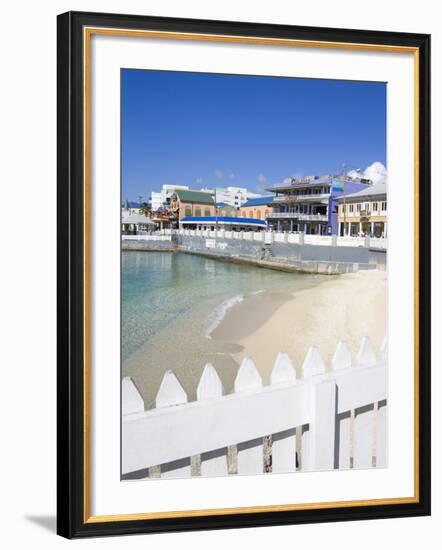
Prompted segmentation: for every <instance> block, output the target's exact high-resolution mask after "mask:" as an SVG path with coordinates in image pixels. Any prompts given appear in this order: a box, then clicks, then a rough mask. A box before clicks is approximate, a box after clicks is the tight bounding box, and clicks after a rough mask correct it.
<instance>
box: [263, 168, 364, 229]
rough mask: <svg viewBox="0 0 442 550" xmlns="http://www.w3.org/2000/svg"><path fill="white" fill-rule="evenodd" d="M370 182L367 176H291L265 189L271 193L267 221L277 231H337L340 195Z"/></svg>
mask: <svg viewBox="0 0 442 550" xmlns="http://www.w3.org/2000/svg"><path fill="white" fill-rule="evenodd" d="M370 184H371V181H370V180H367V179H363V178H351V177H349V176H329V175H328V176H321V177H320V176H309V177H306V178H302V179H297V178H292V179H291V180H290V181H289V182H288V183H283V184H280V185H277V186H275V187H272V188H271V189H267V191H271V192H272V193H274V197H273V203H272V207H273V208H272V212H271V213H270V214H269V217H268V221H269V222H270V224H271V226H272V227H273V228H274V229H276V230H277V231H295V232H297V231H303V232H304V233H306V234H312V235H332V234H333V235H337V233H338V199H339V197H340V196H342V194H343V193H352V192H356V191H361V190H363V189H367V188H368V187H369V185H370Z"/></svg>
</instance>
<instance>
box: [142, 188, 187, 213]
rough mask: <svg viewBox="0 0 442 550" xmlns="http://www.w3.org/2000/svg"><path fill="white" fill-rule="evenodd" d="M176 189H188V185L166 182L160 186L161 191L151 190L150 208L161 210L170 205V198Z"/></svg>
mask: <svg viewBox="0 0 442 550" xmlns="http://www.w3.org/2000/svg"><path fill="white" fill-rule="evenodd" d="M177 189H183V190H186V189H189V186H188V185H176V184H169V183H166V184H164V185H163V186H162V187H161V191H152V193H151V195H150V200H151V204H152V210H153V211H154V212H155V211H156V210H161V209H162V208H168V207H169V205H170V198H171V197H172V195H173V193H174V192H175V191H176V190H177Z"/></svg>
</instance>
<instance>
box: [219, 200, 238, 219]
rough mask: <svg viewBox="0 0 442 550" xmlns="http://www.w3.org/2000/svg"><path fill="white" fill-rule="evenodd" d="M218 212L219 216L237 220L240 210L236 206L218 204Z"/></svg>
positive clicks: (223, 203)
mask: <svg viewBox="0 0 442 550" xmlns="http://www.w3.org/2000/svg"><path fill="white" fill-rule="evenodd" d="M216 211H217V215H218V216H227V217H230V218H235V217H236V216H238V215H239V210H238V208H236V206H232V205H230V204H226V203H225V202H217V203H216Z"/></svg>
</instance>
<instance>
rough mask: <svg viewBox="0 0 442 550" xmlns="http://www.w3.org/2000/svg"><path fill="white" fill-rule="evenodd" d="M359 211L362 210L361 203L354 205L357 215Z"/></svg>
mask: <svg viewBox="0 0 442 550" xmlns="http://www.w3.org/2000/svg"><path fill="white" fill-rule="evenodd" d="M361 210H362V208H361V203H360V202H358V204H357V205H356V212H357V213H358V214H360V212H361Z"/></svg>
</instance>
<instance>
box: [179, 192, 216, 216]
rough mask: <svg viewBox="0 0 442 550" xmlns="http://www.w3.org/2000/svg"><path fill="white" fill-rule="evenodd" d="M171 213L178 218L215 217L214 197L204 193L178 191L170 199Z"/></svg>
mask: <svg viewBox="0 0 442 550" xmlns="http://www.w3.org/2000/svg"><path fill="white" fill-rule="evenodd" d="M170 211H171V212H174V213H175V214H176V216H177V218H178V220H181V218H184V217H185V216H215V215H216V206H215V200H214V195H213V194H212V193H206V192H204V191H192V190H183V189H177V190H175V192H174V193H173V194H172V196H171V197H170Z"/></svg>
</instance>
